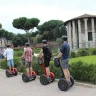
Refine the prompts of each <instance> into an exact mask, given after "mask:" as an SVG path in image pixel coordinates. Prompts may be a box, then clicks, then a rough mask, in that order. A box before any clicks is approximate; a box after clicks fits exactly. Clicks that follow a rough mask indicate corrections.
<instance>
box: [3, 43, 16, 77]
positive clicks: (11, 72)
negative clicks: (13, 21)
mask: <svg viewBox="0 0 96 96" xmlns="http://www.w3.org/2000/svg"><path fill="white" fill-rule="evenodd" d="M13 55H14V50H13V49H12V48H11V44H10V43H9V44H7V49H6V50H5V51H4V57H5V58H6V61H7V69H6V76H7V77H11V76H17V74H18V71H17V69H16V68H14V60H13Z"/></svg>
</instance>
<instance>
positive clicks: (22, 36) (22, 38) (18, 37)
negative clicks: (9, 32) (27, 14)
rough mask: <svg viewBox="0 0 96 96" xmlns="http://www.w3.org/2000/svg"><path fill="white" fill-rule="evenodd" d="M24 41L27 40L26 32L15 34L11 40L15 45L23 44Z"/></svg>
mask: <svg viewBox="0 0 96 96" xmlns="http://www.w3.org/2000/svg"><path fill="white" fill-rule="evenodd" d="M26 42H27V37H26V34H17V35H16V36H15V37H14V38H13V40H12V43H13V44H14V46H15V47H17V46H24V45H25V43H26Z"/></svg>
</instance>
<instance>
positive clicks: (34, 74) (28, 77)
mask: <svg viewBox="0 0 96 96" xmlns="http://www.w3.org/2000/svg"><path fill="white" fill-rule="evenodd" d="M21 60H22V63H23V65H25V59H24V58H21ZM35 79H36V73H35V71H32V75H30V76H28V74H27V73H23V74H22V80H23V81H24V82H29V81H32V80H35Z"/></svg>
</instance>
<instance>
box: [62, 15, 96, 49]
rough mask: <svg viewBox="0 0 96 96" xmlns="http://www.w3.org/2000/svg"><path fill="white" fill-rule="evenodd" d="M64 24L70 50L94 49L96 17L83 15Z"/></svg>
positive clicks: (95, 44)
mask: <svg viewBox="0 0 96 96" xmlns="http://www.w3.org/2000/svg"><path fill="white" fill-rule="evenodd" d="M64 24H65V25H66V28H67V36H68V43H69V44H70V48H71V49H78V48H89V47H92V48H94V47H96V15H89V14H84V15H81V16H78V17H76V18H73V19H70V20H68V21H66V22H65V23H64Z"/></svg>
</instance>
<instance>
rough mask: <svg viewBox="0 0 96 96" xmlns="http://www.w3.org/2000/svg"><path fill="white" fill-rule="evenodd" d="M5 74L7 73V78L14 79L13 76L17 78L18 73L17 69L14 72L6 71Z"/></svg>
mask: <svg viewBox="0 0 96 96" xmlns="http://www.w3.org/2000/svg"><path fill="white" fill-rule="evenodd" d="M5 73H6V76H7V77H12V76H17V74H18V71H17V69H16V68H14V71H12V70H9V69H6V72H5Z"/></svg>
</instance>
